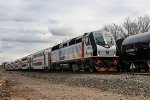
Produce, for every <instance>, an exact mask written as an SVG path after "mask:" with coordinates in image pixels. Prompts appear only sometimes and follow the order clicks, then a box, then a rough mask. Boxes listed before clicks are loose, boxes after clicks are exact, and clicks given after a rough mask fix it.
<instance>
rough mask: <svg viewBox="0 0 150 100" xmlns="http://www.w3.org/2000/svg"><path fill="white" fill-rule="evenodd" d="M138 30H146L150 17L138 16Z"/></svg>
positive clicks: (148, 27) (149, 23) (149, 27)
mask: <svg viewBox="0 0 150 100" xmlns="http://www.w3.org/2000/svg"><path fill="white" fill-rule="evenodd" d="M138 25H139V31H140V32H141V33H144V32H148V31H149V29H150V17H149V16H147V15H145V16H144V17H139V18H138Z"/></svg>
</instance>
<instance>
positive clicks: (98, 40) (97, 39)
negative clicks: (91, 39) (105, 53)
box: [95, 36, 105, 45]
mask: <svg viewBox="0 0 150 100" xmlns="http://www.w3.org/2000/svg"><path fill="white" fill-rule="evenodd" d="M95 42H96V44H97V45H105V41H104V38H103V36H98V37H95Z"/></svg>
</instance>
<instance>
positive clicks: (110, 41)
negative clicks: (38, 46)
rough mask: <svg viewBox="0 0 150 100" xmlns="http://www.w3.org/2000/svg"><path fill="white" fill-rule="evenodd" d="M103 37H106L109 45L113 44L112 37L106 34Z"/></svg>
mask: <svg viewBox="0 0 150 100" xmlns="http://www.w3.org/2000/svg"><path fill="white" fill-rule="evenodd" d="M105 39H106V42H107V44H109V45H114V44H115V43H114V40H113V37H112V36H111V35H106V36H105Z"/></svg>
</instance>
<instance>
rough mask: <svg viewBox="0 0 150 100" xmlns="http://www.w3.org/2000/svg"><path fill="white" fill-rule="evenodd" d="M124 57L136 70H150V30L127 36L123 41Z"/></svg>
mask: <svg viewBox="0 0 150 100" xmlns="http://www.w3.org/2000/svg"><path fill="white" fill-rule="evenodd" d="M122 58H123V60H124V61H125V62H127V63H129V64H130V65H132V66H134V67H135V68H134V69H135V70H136V71H141V70H145V71H149V67H150V66H149V64H150V32H147V33H141V34H138V35H134V36H130V37H128V38H126V39H125V40H124V41H123V43H122Z"/></svg>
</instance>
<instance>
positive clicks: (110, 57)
mask: <svg viewBox="0 0 150 100" xmlns="http://www.w3.org/2000/svg"><path fill="white" fill-rule="evenodd" d="M117 59H118V56H116V43H115V40H114V38H113V36H112V34H111V33H109V32H106V31H102V30H98V31H93V32H88V33H84V34H83V35H81V36H78V37H75V38H73V39H70V40H68V41H65V42H62V43H60V44H57V45H55V46H53V47H50V48H47V49H44V50H42V51H38V52H36V53H34V54H30V55H28V56H26V57H23V58H20V59H19V60H17V61H14V62H11V65H12V64H15V66H17V64H18V66H17V67H16V68H14V70H19V69H21V70H27V69H48V70H64V69H71V70H72V71H79V70H80V71H86V70H89V71H91V72H93V71H95V70H97V71H114V70H116V66H117ZM5 66H9V65H8V64H7V63H6V65H5ZM17 68H18V69H17ZM6 69H7V70H11V69H9V67H6Z"/></svg>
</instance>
